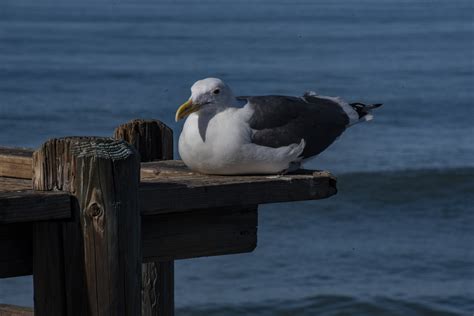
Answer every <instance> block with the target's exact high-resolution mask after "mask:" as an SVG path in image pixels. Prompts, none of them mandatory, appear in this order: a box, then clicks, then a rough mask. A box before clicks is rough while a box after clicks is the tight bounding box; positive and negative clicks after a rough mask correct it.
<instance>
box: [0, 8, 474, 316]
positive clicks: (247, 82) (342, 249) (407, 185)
mask: <svg viewBox="0 0 474 316" xmlns="http://www.w3.org/2000/svg"><path fill="white" fill-rule="evenodd" d="M473 6H474V4H473V2H472V1H468V0H459V1H448V0H445V1H441V0H433V1H424V0H411V1H407V0H401V1H394V0H381V1H376V0H361V1H354V0H339V1H328V0H326V1H310V0H296V1H282V0H278V1H270V0H263V1H250V0H246V1H230V0H224V1H217V0H204V1H199V2H198V1H189V0H188V1H179V0H174V1H171V0H169V1H144V0H139V1H133V2H132V1H128V2H125V1H93V2H92V1H88V2H87V1H81V2H78V1H72V0H65V1H45V0H43V1H33V0H28V1H25V0H15V1H13V0H11V1H10V0H2V2H0V144H1V145H8V146H28V147H36V146H39V145H40V144H41V143H42V142H43V141H44V140H46V139H48V138H50V137H58V136H65V135H102V136H107V135H111V134H112V131H113V129H114V127H116V126H117V125H118V124H121V123H123V122H126V121H128V120H130V119H133V118H139V117H140V118H158V119H161V120H162V121H164V122H165V123H167V124H168V125H169V126H171V127H172V128H173V129H174V130H175V134H176V135H175V137H177V135H178V134H179V130H180V128H181V123H179V124H177V123H174V121H173V118H174V112H175V110H176V108H177V106H178V105H179V104H181V103H182V102H183V101H185V100H187V98H188V97H189V87H190V86H191V84H192V83H193V82H194V81H196V80H198V79H201V78H204V77H209V76H216V77H220V78H222V79H224V80H225V81H226V82H227V83H228V84H229V85H230V86H231V87H232V88H233V90H234V92H235V93H236V94H237V95H239V94H242V95H252V94H254V95H258V94H288V95H299V94H301V93H303V92H304V91H306V90H315V91H317V92H318V93H320V94H324V95H339V96H342V97H344V98H346V99H348V100H350V101H366V102H382V103H384V107H382V108H380V109H379V110H378V111H377V113H376V117H375V119H374V121H372V122H370V123H367V124H360V125H357V126H355V127H353V128H351V129H350V130H348V131H347V132H346V133H345V134H344V135H343V136H342V137H341V138H340V139H339V140H338V141H337V142H336V143H334V144H333V145H332V146H331V147H330V148H329V149H328V150H327V151H326V152H324V153H323V154H321V155H320V156H319V157H318V158H316V159H314V160H313V161H312V162H311V163H310V164H309V165H308V166H307V167H309V168H316V169H327V170H330V171H331V172H333V173H334V174H335V175H336V176H337V177H338V186H339V192H338V194H337V195H336V196H334V197H331V198H329V199H327V200H322V201H311V202H298V203H290V204H285V203H283V204H273V205H265V206H262V207H261V208H260V212H259V236H258V237H259V241H258V243H259V244H258V247H257V249H256V250H255V251H254V252H253V253H250V254H240V255H230V256H222V257H211V258H201V259H192V260H184V261H178V262H177V263H176V307H177V315H190V316H191V315H193V316H194V315H328V316H329V315H472V314H473V313H474V230H473V227H474V206H473V205H474V203H473V202H474V201H473V200H474V126H473V124H472V119H473V117H474V111H473V106H472V102H473V100H474V93H473V88H472V87H474V73H473V72H474V67H473V66H474V64H473V63H474V23H473V19H474V10H473V9H474V8H473ZM0 303H14V304H20V305H32V284H31V278H30V277H23V278H11V279H3V280H0Z"/></svg>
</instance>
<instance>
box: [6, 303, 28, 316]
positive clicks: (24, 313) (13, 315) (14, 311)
mask: <svg viewBox="0 0 474 316" xmlns="http://www.w3.org/2000/svg"><path fill="white" fill-rule="evenodd" d="M0 316H33V309H32V308H31V307H22V306H15V305H7V304H0Z"/></svg>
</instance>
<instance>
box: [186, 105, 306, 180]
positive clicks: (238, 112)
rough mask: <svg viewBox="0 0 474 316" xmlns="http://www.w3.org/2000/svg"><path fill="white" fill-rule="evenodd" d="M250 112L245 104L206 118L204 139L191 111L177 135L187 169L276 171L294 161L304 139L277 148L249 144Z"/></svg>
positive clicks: (197, 120)
mask: <svg viewBox="0 0 474 316" xmlns="http://www.w3.org/2000/svg"><path fill="white" fill-rule="evenodd" d="M251 114H252V111H251V110H250V109H249V108H248V107H244V108H227V109H225V110H223V111H221V112H219V113H218V114H216V115H215V116H213V117H212V119H210V120H209V123H208V124H207V129H206V132H205V135H204V136H205V137H204V139H203V137H202V136H201V133H200V132H199V114H198V113H192V114H191V115H190V116H189V117H188V118H187V119H186V122H185V124H184V127H183V131H182V133H181V135H180V137H179V145H178V147H179V154H180V156H181V159H182V160H183V161H184V163H185V164H186V165H187V166H188V167H189V168H190V169H192V170H196V171H199V172H202V173H208V174H250V173H261V174H268V173H278V172H281V171H282V170H285V169H287V168H288V166H289V163H290V162H292V161H297V160H298V156H299V155H300V154H301V153H302V151H303V149H304V142H302V143H300V144H294V145H290V146H285V147H280V148H270V147H264V146H259V145H255V144H253V143H251V133H252V130H251V129H250V127H249V126H248V123H247V122H248V119H249V117H250V116H251ZM201 128H202V126H201Z"/></svg>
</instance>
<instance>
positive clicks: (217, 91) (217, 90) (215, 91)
mask: <svg viewBox="0 0 474 316" xmlns="http://www.w3.org/2000/svg"><path fill="white" fill-rule="evenodd" d="M220 92H221V90H219V89H216V90H214V91H212V93H214V94H219V93H220Z"/></svg>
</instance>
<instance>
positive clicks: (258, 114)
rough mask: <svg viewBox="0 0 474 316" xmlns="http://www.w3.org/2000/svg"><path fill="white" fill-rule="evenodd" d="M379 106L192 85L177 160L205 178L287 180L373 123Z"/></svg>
mask: <svg viewBox="0 0 474 316" xmlns="http://www.w3.org/2000/svg"><path fill="white" fill-rule="evenodd" d="M379 106H381V104H370V105H366V104H363V103H359V102H357V103H350V104H349V103H347V102H346V101H344V100H343V99H341V98H339V97H327V96H321V95H317V94H316V93H315V92H307V93H305V94H304V95H303V96H301V97H292V96H280V95H267V96H241V97H235V96H234V94H233V93H232V90H231V89H230V87H229V86H228V85H227V84H225V83H224V82H223V81H222V80H220V79H218V78H206V79H202V80H199V81H196V82H195V83H194V84H193V86H192V87H191V97H190V98H189V100H188V101H187V102H185V103H184V104H183V105H181V106H180V107H179V108H178V110H177V111H176V117H175V119H176V122H178V121H179V120H181V119H184V118H186V121H185V123H184V126H183V130H182V132H181V135H180V137H179V145H178V149H179V154H180V156H181V159H182V160H183V162H184V163H185V164H186V166H187V167H188V168H189V169H191V170H193V171H197V172H200V173H204V174H215V175H244V174H277V175H278V174H285V173H287V172H292V171H295V170H297V169H299V168H300V167H301V166H302V164H303V163H304V162H306V161H308V159H310V158H312V157H314V156H316V155H318V154H319V153H321V152H322V151H324V150H325V149H326V148H327V147H328V146H329V145H331V144H332V143H333V142H334V141H335V140H336V139H337V138H338V137H339V136H340V135H341V134H342V132H344V131H345V130H346V128H348V127H349V126H352V125H354V124H356V123H359V122H365V121H369V120H371V119H372V118H373V116H372V114H371V110H372V109H375V108H377V107H379Z"/></svg>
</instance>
